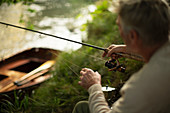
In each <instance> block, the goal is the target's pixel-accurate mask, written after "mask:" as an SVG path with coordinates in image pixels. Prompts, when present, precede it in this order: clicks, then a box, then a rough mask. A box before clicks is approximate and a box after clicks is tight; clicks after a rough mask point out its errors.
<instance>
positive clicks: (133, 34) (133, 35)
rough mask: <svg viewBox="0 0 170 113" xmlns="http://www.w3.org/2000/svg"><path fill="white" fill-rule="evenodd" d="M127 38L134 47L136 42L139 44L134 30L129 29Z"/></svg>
mask: <svg viewBox="0 0 170 113" xmlns="http://www.w3.org/2000/svg"><path fill="white" fill-rule="evenodd" d="M129 35H130V36H129V38H130V40H131V44H132V45H133V46H134V47H136V44H139V34H138V32H137V31H135V30H131V31H130V34H129Z"/></svg>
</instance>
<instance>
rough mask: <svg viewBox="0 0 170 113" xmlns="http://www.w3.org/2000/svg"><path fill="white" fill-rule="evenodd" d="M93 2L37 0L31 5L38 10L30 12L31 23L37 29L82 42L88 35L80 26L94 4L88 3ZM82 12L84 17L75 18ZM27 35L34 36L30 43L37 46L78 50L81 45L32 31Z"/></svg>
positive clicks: (85, 0)
mask: <svg viewBox="0 0 170 113" xmlns="http://www.w3.org/2000/svg"><path fill="white" fill-rule="evenodd" d="M92 2H93V1H92V0H36V1H35V3H34V4H31V5H30V8H31V9H34V10H36V12H35V13H31V14H30V16H31V18H30V19H31V23H33V24H34V26H35V29H36V30H40V31H42V32H45V33H49V34H53V35H56V36H60V37H64V38H68V39H72V40H76V41H79V42H81V41H82V38H85V37H86V35H85V32H84V33H83V32H81V31H80V27H81V24H83V23H85V22H86V21H87V19H88V15H87V13H88V11H89V10H90V9H92V6H89V7H88V6H87V5H89V3H92ZM85 7H86V8H85ZM93 8H94V7H93ZM81 12H82V13H84V14H83V15H84V17H83V18H78V19H75V16H76V15H77V14H79V13H81ZM85 15H87V16H85ZM27 37H32V38H33V37H34V41H33V42H31V43H30V45H33V44H34V46H36V47H42V46H44V47H46V46H48V47H49V46H50V47H52V48H55V49H58V50H61V51H69V50H77V49H78V48H80V47H81V45H80V44H75V43H70V42H68V41H63V40H61V39H54V38H49V37H47V36H41V38H40V37H39V34H32V33H30V34H28V35H27Z"/></svg>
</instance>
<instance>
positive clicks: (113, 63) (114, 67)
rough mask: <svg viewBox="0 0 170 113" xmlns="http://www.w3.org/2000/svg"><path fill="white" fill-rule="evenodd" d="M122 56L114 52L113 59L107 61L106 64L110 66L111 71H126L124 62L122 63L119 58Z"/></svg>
mask: <svg viewBox="0 0 170 113" xmlns="http://www.w3.org/2000/svg"><path fill="white" fill-rule="evenodd" d="M120 57H121V56H119V55H116V54H112V57H111V60H109V61H107V62H106V63H105V66H106V67H107V68H109V71H115V72H116V71H119V72H122V73H124V72H125V70H126V68H125V66H124V65H123V64H120V62H119V60H118V58H120Z"/></svg>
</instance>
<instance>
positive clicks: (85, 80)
mask: <svg viewBox="0 0 170 113" xmlns="http://www.w3.org/2000/svg"><path fill="white" fill-rule="evenodd" d="M80 74H81V75H82V76H80V81H79V82H78V84H79V85H81V86H82V87H84V88H85V89H88V88H89V87H90V86H92V85H93V84H100V83H101V76H100V74H99V73H98V72H94V71H93V70H91V69H89V68H83V69H82V70H81V71H80Z"/></svg>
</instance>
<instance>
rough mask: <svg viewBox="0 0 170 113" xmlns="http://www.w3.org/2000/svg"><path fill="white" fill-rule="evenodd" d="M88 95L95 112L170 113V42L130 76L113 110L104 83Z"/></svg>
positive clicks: (92, 109)
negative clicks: (106, 99)
mask: <svg viewBox="0 0 170 113" xmlns="http://www.w3.org/2000/svg"><path fill="white" fill-rule="evenodd" d="M88 92H89V94H90V95H89V107H90V111H91V113H170V42H168V43H166V44H165V45H164V46H163V47H161V48H160V49H159V50H158V51H157V52H155V53H154V55H153V56H152V58H151V59H150V61H149V62H148V63H147V64H145V65H144V66H143V68H142V69H141V70H140V71H139V72H137V73H135V74H134V75H132V76H131V77H130V79H129V80H128V81H127V82H126V83H125V85H124V86H123V87H122V89H121V91H120V93H121V95H122V96H121V98H120V99H119V100H117V101H116V102H115V103H114V104H113V106H112V109H110V108H109V107H108V105H107V102H106V101H105V97H104V94H103V92H102V89H101V85H100V84H94V85H92V86H91V87H90V88H89V89H88Z"/></svg>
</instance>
